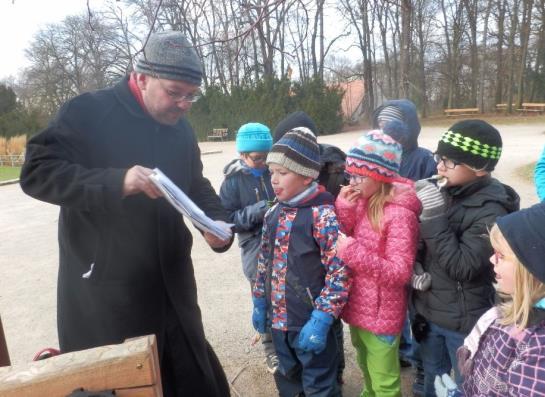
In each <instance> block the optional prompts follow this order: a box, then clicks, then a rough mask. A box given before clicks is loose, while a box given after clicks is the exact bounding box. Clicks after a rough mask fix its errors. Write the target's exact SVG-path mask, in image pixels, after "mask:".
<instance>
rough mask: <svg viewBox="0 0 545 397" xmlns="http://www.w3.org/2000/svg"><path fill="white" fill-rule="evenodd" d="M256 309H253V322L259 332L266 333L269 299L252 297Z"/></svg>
mask: <svg viewBox="0 0 545 397" xmlns="http://www.w3.org/2000/svg"><path fill="white" fill-rule="evenodd" d="M252 302H253V303H254V310H253V311H252V324H253V325H254V328H255V330H256V331H257V332H259V333H260V334H264V333H265V328H266V326H267V300H266V299H265V298H252Z"/></svg>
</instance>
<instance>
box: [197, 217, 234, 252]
mask: <svg viewBox="0 0 545 397" xmlns="http://www.w3.org/2000/svg"><path fill="white" fill-rule="evenodd" d="M216 223H219V224H223V225H225V226H221V227H223V228H225V229H229V226H227V223H225V222H223V221H216ZM203 236H204V239H205V240H206V242H207V243H208V245H209V246H210V247H211V248H216V249H217V248H223V247H225V246H226V245H227V244H229V242H230V241H231V237H229V238H228V239H227V240H222V239H220V238H219V237H217V236H215V235H213V234H212V233H210V232H204V233H203Z"/></svg>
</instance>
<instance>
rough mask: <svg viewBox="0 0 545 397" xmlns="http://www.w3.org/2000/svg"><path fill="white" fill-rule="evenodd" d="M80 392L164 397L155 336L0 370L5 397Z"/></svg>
mask: <svg viewBox="0 0 545 397" xmlns="http://www.w3.org/2000/svg"><path fill="white" fill-rule="evenodd" d="M77 388H83V389H85V390H86V391H94V392H97V391H100V390H115V395H116V396H119V397H159V396H162V395H163V392H162V387H161V373H160V369H159V356H158V354H157V342H156V340H155V336H153V335H149V336H143V337H140V338H134V339H130V340H127V341H125V342H124V343H121V344H118V345H108V346H101V347H95V348H93V349H88V350H82V351H77V352H71V353H65V354H61V355H58V356H54V357H51V358H47V359H45V360H40V361H34V362H32V363H29V364H25V365H18V366H14V367H3V368H0V396H2V397H21V396H25V397H44V396H47V397H66V396H67V395H68V394H70V393H71V392H72V391H73V390H75V389H77Z"/></svg>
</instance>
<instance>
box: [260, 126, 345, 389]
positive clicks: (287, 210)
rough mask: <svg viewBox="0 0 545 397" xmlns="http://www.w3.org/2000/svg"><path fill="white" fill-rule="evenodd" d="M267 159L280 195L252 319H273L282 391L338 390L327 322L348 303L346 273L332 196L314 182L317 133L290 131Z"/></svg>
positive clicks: (268, 223) (267, 232) (269, 220)
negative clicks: (339, 250) (340, 255)
mask: <svg viewBox="0 0 545 397" xmlns="http://www.w3.org/2000/svg"><path fill="white" fill-rule="evenodd" d="M267 164H268V165H269V169H270V172H271V182H272V185H273V188H274V192H275V194H276V199H277V201H278V203H277V204H275V205H274V206H273V207H272V208H271V209H270V210H269V211H268V212H267V214H266V215H265V222H264V224H263V235H262V242H261V251H260V254H259V260H258V268H257V280H256V283H255V287H254V312H253V316H252V322H253V324H254V327H255V329H256V330H258V331H259V332H262V331H263V330H264V329H265V327H266V324H267V317H269V318H268V321H269V322H271V323H272V327H271V328H272V338H273V343H274V347H275V350H276V353H277V355H278V359H279V362H280V364H279V370H278V372H277V374H276V375H275V381H276V386H277V388H278V391H279V394H280V396H282V397H284V396H285V397H288V396H289V397H293V396H296V395H299V394H300V393H304V395H306V396H324V397H325V396H338V395H340V390H339V386H338V384H337V368H338V346H337V339H336V338H335V337H334V335H333V332H332V330H331V324H332V323H333V320H334V319H335V318H337V317H338V316H339V314H340V312H341V310H342V308H343V306H344V304H345V303H346V300H347V298H348V292H349V281H350V280H349V277H348V272H347V269H346V267H345V266H344V264H343V263H342V262H341V261H340V259H339V258H338V257H337V256H336V251H337V236H338V224H337V217H336V215H335V211H334V207H333V200H334V199H333V196H332V195H331V194H330V193H328V192H325V191H324V189H323V187H322V186H320V185H318V184H317V183H316V182H315V179H316V178H317V177H318V173H319V170H320V158H319V149H318V144H317V143H316V137H315V136H314V134H312V132H311V131H310V130H309V129H308V128H304V127H301V128H298V129H294V130H291V131H288V132H287V133H286V134H285V135H284V136H283V137H282V138H281V139H280V140H279V141H278V142H276V143H275V144H274V145H273V147H272V149H271V152H270V153H269V155H268V156H267Z"/></svg>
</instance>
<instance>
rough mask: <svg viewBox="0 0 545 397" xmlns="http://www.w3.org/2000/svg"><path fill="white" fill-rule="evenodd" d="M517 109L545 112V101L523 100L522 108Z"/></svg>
mask: <svg viewBox="0 0 545 397" xmlns="http://www.w3.org/2000/svg"><path fill="white" fill-rule="evenodd" d="M517 111H518V112H520V113H531V114H532V113H533V114H538V113H539V114H541V113H543V112H545V103H532V102H523V103H522V108H520V109H517Z"/></svg>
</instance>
